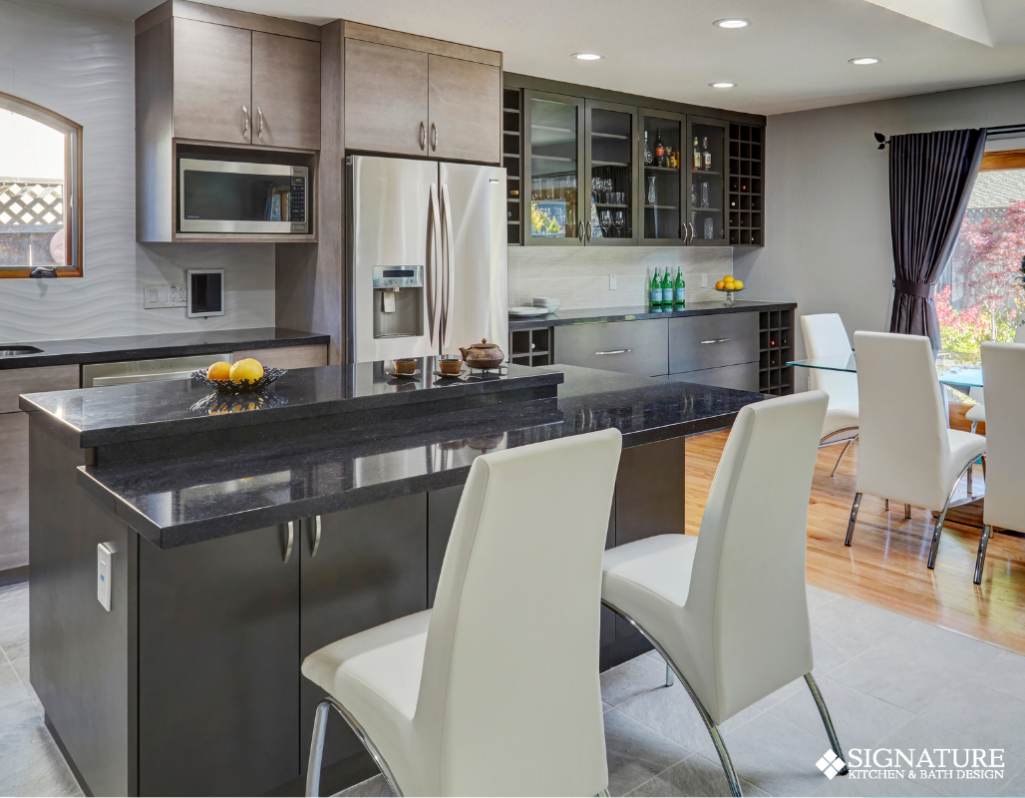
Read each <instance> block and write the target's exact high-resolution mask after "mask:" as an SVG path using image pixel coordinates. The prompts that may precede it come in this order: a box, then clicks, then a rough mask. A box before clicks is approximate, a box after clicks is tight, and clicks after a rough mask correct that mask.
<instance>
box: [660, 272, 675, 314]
mask: <svg viewBox="0 0 1025 798" xmlns="http://www.w3.org/2000/svg"><path fill="white" fill-rule="evenodd" d="M662 307H664V308H665V309H666V310H672V309H673V270H672V269H670V268H669V267H668V266H667V267H666V273H665V276H664V277H663V278H662Z"/></svg>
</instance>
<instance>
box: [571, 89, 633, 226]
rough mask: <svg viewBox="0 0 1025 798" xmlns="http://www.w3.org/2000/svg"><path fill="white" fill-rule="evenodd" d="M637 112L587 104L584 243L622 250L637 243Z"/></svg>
mask: <svg viewBox="0 0 1025 798" xmlns="http://www.w3.org/2000/svg"><path fill="white" fill-rule="evenodd" d="M637 116H638V115H637V109H636V108H633V107H630V106H622V105H613V104H611V103H605V102H598V101H596V100H588V101H587V152H586V158H587V167H588V179H589V180H590V184H589V185H590V189H591V202H590V207H591V210H590V213H589V214H588V218H587V219H586V220H585V229H584V240H585V242H586V243H588V244H591V245H594V244H601V245H605V246H615V245H619V246H622V245H624V244H636V243H637V235H636V232H635V231H636V229H637V217H636V203H635V201H636V191H635V190H634V187H635V186H636V184H637V169H636V153H635V147H634V141H635V139H636V136H635V132H636V130H637Z"/></svg>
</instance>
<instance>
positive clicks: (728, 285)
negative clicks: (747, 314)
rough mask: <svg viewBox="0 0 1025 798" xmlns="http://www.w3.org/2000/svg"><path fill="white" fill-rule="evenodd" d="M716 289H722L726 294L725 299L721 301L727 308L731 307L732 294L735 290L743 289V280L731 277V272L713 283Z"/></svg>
mask: <svg viewBox="0 0 1025 798" xmlns="http://www.w3.org/2000/svg"><path fill="white" fill-rule="evenodd" d="M715 290H716V291H723V292H725V294H726V301H725V302H723V304H724V305H726V307H728V308H732V307H733V295H734V294H735V293H736V292H737V291H743V290H744V281H743V280H735V279H733V275H732V274H727V275H726V276H725V277H723V278H722V279H721V280H719V281H718V282H717V283H716V284H715Z"/></svg>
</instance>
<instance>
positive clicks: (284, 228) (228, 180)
mask: <svg viewBox="0 0 1025 798" xmlns="http://www.w3.org/2000/svg"><path fill="white" fill-rule="evenodd" d="M308 171H309V170H307V168H306V167H305V166H288V165H285V164H267V163H254V162H250V161H208V160H203V159H198V158H180V159H179V160H178V232H180V233H271V234H277V235H280V234H282V233H297V234H302V233H309V232H310V222H309V218H310V214H309V195H310V192H309V173H308Z"/></svg>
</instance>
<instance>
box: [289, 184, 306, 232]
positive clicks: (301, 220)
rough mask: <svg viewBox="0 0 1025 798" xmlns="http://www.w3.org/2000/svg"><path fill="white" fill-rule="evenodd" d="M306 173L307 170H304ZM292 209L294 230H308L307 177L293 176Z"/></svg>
mask: <svg viewBox="0 0 1025 798" xmlns="http://www.w3.org/2000/svg"><path fill="white" fill-rule="evenodd" d="M303 171H305V170H303ZM290 204H291V207H290V208H289V210H290V212H291V217H292V226H293V229H301V230H302V231H303V232H305V230H306V175H292V190H291V200H290Z"/></svg>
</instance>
